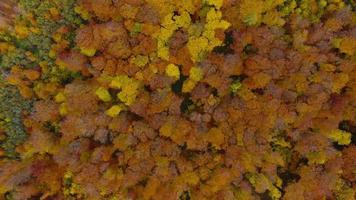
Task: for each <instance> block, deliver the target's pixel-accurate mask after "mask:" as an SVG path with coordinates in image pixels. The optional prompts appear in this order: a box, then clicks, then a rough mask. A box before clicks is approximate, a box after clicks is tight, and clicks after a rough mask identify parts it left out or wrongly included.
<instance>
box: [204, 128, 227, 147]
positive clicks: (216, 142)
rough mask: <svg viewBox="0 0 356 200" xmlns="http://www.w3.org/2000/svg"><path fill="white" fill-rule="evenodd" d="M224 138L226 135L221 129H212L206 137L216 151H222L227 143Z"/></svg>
mask: <svg viewBox="0 0 356 200" xmlns="http://www.w3.org/2000/svg"><path fill="white" fill-rule="evenodd" d="M224 138H225V137H224V134H223V132H222V131H221V130H220V129H219V128H212V129H210V130H209V131H208V132H207V133H206V135H205V139H206V140H207V142H209V143H211V144H212V146H213V147H214V148H216V149H221V145H222V144H224V142H225V139H224Z"/></svg>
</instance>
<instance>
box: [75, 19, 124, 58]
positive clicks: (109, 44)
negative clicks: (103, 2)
mask: <svg viewBox="0 0 356 200" xmlns="http://www.w3.org/2000/svg"><path fill="white" fill-rule="evenodd" d="M76 42H77V45H78V47H79V48H80V50H81V53H82V54H84V55H86V56H89V57H91V56H94V55H95V53H96V51H98V50H103V49H104V48H107V52H108V53H109V54H111V55H112V56H115V57H118V58H127V57H128V56H129V55H130V52H131V51H130V47H129V44H128V41H127V32H126V30H125V29H124V27H123V26H122V25H121V24H119V23H116V22H108V23H104V24H91V25H88V26H85V27H83V28H81V29H79V30H78V33H77V37H76Z"/></svg>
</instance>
